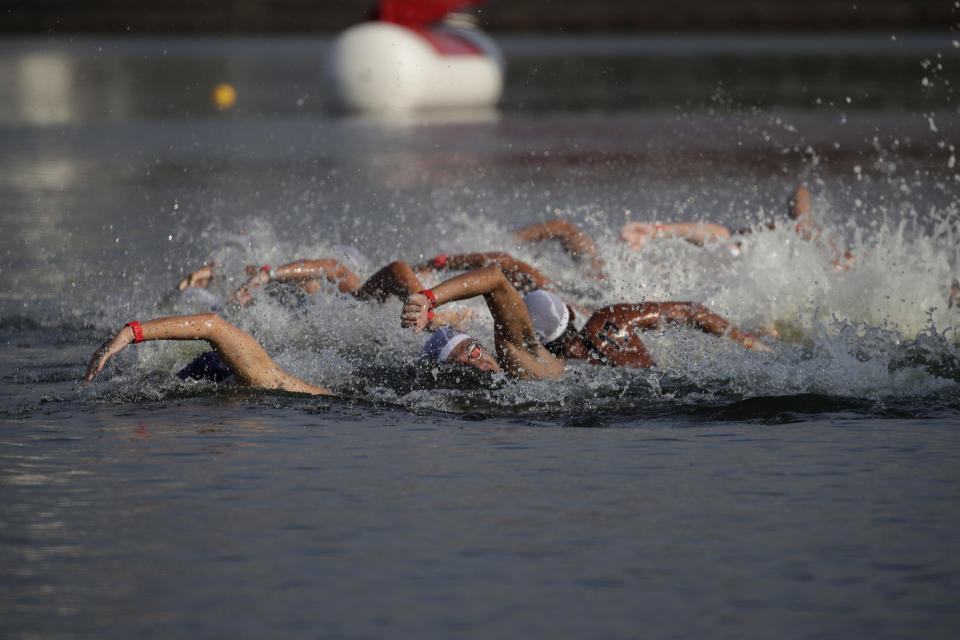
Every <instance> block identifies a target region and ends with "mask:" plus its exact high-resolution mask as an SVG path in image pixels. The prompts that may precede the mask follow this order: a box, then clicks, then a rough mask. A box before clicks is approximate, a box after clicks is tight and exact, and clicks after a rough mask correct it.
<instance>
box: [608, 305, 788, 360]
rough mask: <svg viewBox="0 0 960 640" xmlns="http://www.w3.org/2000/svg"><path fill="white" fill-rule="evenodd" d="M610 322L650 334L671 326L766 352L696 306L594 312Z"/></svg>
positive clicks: (747, 335) (749, 336)
mask: <svg viewBox="0 0 960 640" xmlns="http://www.w3.org/2000/svg"><path fill="white" fill-rule="evenodd" d="M601 316H602V317H603V318H607V317H609V318H610V319H612V320H614V322H616V323H617V324H619V325H620V326H622V327H631V328H637V329H640V330H641V331H654V330H657V329H660V328H662V327H663V326H664V325H668V324H673V325H680V326H687V327H692V328H694V329H699V330H701V331H703V332H704V333H709V334H712V335H715V336H718V337H721V338H727V339H729V340H733V341H734V342H737V343H739V344H742V345H743V346H744V347H746V348H748V349H753V350H754V351H769V350H770V348H769V347H767V345H765V344H764V343H763V342H761V341H760V340H758V339H757V338H756V337H755V336H753V335H752V334H750V333H747V332H746V331H743V330H742V329H740V328H739V327H737V326H736V325H734V324H732V323H731V322H730V321H729V320H727V319H726V318H724V317H722V316H721V315H719V314H717V313H714V312H712V311H710V309H708V308H707V307H705V306H703V305H702V304H699V303H697V302H644V303H641V304H629V303H625V304H615V305H611V306H609V307H607V308H606V309H602V310H600V311H598V312H597V313H596V314H595V315H594V317H595V318H600V317H601ZM594 321H595V320H594V318H591V322H594Z"/></svg>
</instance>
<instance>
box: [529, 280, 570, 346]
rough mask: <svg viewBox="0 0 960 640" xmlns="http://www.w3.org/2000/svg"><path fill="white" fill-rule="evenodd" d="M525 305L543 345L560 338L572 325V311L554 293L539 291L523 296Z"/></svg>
mask: <svg viewBox="0 0 960 640" xmlns="http://www.w3.org/2000/svg"><path fill="white" fill-rule="evenodd" d="M523 304H525V305H527V311H529V312H530V319H531V320H533V328H534V329H535V330H536V332H537V337H538V338H539V339H540V342H541V344H547V343H548V342H553V341H554V340H556V339H557V338H559V337H560V336H561V335H563V332H564V331H565V330H566V328H567V325H568V324H569V323H570V310H569V309H567V305H566V304H564V302H563V300H561V299H560V296H558V295H557V294H555V293H553V292H552V291H544V290H543V289H537V290H536V291H533V292H531V293H528V294H527V295H525V296H523Z"/></svg>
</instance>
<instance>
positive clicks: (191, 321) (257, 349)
mask: <svg viewBox="0 0 960 640" xmlns="http://www.w3.org/2000/svg"><path fill="white" fill-rule="evenodd" d="M140 327H141V330H142V332H143V340H144V342H146V341H148V340H204V341H206V342H207V343H209V344H210V346H211V347H213V350H214V351H216V352H217V355H218V356H219V357H220V359H221V360H222V361H223V363H224V364H226V365H227V366H228V367H229V368H230V370H231V371H232V372H233V374H234V376H235V377H236V378H237V381H238V382H239V383H240V384H242V385H246V386H251V387H261V388H263V389H282V390H284V391H294V392H297V393H312V394H319V395H329V394H331V393H332V392H331V391H330V390H329V389H326V388H324V387H320V386H317V385H314V384H310V383H309V382H305V381H303V380H301V379H299V378H296V377H294V376H292V375H290V374H289V373H287V372H285V371H284V370H283V369H281V368H280V366H279V365H277V363H276V362H274V361H273V359H272V358H270V356H269V355H267V352H266V351H265V350H264V349H263V347H261V346H260V344H259V343H258V342H257V341H256V340H255V339H254V338H253V336H251V335H250V334H248V333H247V332H245V331H243V330H241V329H239V328H237V327H235V326H233V325H232V324H230V323H229V322H227V321H225V320H223V319H222V318H221V317H220V316H218V315H217V314H215V313H204V314H199V315H192V316H175V317H170V318H158V319H156V320H150V321H147V322H144V323H142V324H141V325H140ZM134 340H135V335H134V332H133V328H132V327H124V328H123V329H121V330H120V331H118V332H117V334H116V335H115V336H114V337H113V338H112V339H110V340H108V341H107V342H105V343H104V344H103V345H101V347H100V348H99V349H97V351H96V353H94V354H93V358H92V359H91V360H90V365H89V367H87V374H86V376H84V379H83V385H86V384H88V383H89V382H90V381H91V380H93V378H94V376H95V375H96V374H97V373H99V372H100V371H101V370H103V367H104V365H105V364H106V363H107V361H108V360H109V359H110V358H112V357H113V356H114V355H116V354H118V353H120V352H121V351H123V350H124V349H125V348H126V347H127V345H129V344H130V343H132V342H134Z"/></svg>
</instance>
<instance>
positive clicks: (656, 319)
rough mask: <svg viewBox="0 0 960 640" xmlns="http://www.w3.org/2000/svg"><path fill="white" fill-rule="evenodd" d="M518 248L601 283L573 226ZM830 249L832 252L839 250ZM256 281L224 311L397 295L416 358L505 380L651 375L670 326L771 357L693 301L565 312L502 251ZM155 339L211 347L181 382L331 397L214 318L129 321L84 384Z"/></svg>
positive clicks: (635, 238)
mask: <svg viewBox="0 0 960 640" xmlns="http://www.w3.org/2000/svg"><path fill="white" fill-rule="evenodd" d="M790 213H791V217H792V218H794V219H795V220H796V221H797V222H796V232H797V233H798V234H800V235H801V236H802V237H804V238H806V239H808V240H813V241H822V238H823V230H822V228H821V227H820V226H819V225H818V224H817V223H816V221H815V220H814V219H813V216H812V214H811V208H810V196H809V193H808V192H807V190H806V189H804V188H802V187H801V188H799V189H797V190H796V191H795V192H794V195H793V198H792V200H791V206H790ZM621 235H622V237H623V239H624V240H625V241H626V242H627V243H629V244H630V245H631V246H634V247H636V248H639V247H640V246H643V244H644V243H645V242H646V241H648V240H651V239H654V238H657V237H675V238H684V239H686V240H688V241H690V242H694V243H697V244H703V243H705V242H711V241H729V242H731V245H733V240H732V239H731V238H732V236H733V235H734V234H733V233H732V232H731V231H730V230H729V229H727V228H726V227H723V226H721V225H715V224H710V223H675V224H646V223H628V224H627V225H626V226H625V227H624V229H623V230H622V233H621ZM514 238H515V239H516V240H517V241H519V242H537V241H542V240H558V241H559V242H560V243H561V245H562V246H563V248H564V249H565V250H566V251H567V252H568V253H569V254H570V255H571V256H573V257H574V258H575V259H576V260H577V261H578V262H580V264H581V265H582V267H583V269H584V271H585V273H586V274H587V275H589V276H590V277H593V278H604V277H605V275H604V272H603V268H604V263H603V260H602V258H601V257H600V255H599V253H598V252H597V249H596V246H595V245H594V243H593V242H592V241H591V240H590V238H589V237H588V236H586V235H585V234H584V233H583V232H581V231H580V230H579V229H577V228H576V227H574V226H573V225H571V224H569V223H567V222H564V221H562V220H552V221H549V222H545V223H541V224H537V225H533V226H531V227H527V228H525V229H522V230H520V231H517V232H515V233H514ZM830 246H831V247H833V248H834V249H835V245H834V244H832V242H831V244H830ZM850 259H851V258H850V256H849V254H847V255H846V256H844V255H840V254H839V252H838V251H837V260H836V262H835V267H836V268H846V267H847V265H846V264H845V263H844V260H850ZM444 270H450V271H462V272H463V273H461V274H460V275H456V276H454V277H452V278H450V279H447V280H445V281H443V282H441V283H440V284H438V285H436V286H434V287H432V288H426V287H424V286H423V284H422V283H421V281H420V276H421V275H423V274H425V273H427V272H430V271H444ZM213 276H214V270H213V266H212V265H211V266H208V267H203V268H201V269H199V270H197V271H195V272H193V273H191V274H189V275H188V276H187V277H186V278H184V280H183V281H182V282H181V283H180V285H179V288H180V289H181V290H185V289H191V288H199V289H204V288H205V287H206V286H207V285H208V284H209V283H210V281H211V280H212V278H213ZM249 276H250V277H249V280H248V281H247V282H246V283H245V284H244V285H243V286H241V287H240V288H239V289H238V290H237V291H236V292H234V294H233V295H232V296H230V298H229V300H228V302H231V303H234V304H237V305H240V306H243V305H245V304H248V303H249V302H250V301H251V300H252V299H253V294H252V292H253V290H254V289H256V288H259V287H263V286H265V285H267V284H269V283H271V282H281V283H293V284H295V285H297V287H298V289H297V290H298V293H299V295H311V294H314V293H316V292H318V291H320V290H322V289H324V283H328V284H332V285H335V286H336V288H337V289H338V290H339V291H340V292H341V293H343V294H348V295H352V296H355V297H357V298H359V299H365V300H376V301H379V302H384V301H385V300H386V299H388V298H389V297H391V296H395V297H398V298H400V299H401V300H403V309H402V312H401V318H400V324H401V326H402V327H405V328H409V329H412V330H413V331H414V332H415V333H420V332H421V331H424V330H427V331H431V332H432V335H431V337H430V338H429V339H428V340H427V341H426V344H425V345H424V347H423V349H422V350H421V358H422V359H425V360H430V361H436V362H448V363H455V364H460V365H463V366H469V367H474V368H477V369H481V370H488V371H493V372H503V373H504V374H505V375H506V376H508V377H510V378H514V379H528V380H529V379H545V378H557V377H560V376H562V375H564V373H565V372H566V371H567V368H566V366H565V364H564V362H566V361H569V360H584V361H586V362H588V363H590V364H592V365H608V366H618V367H649V366H652V365H653V359H652V357H651V355H650V353H649V351H648V350H647V349H646V347H645V346H644V343H643V341H642V340H641V338H640V334H641V333H642V332H645V331H650V330H656V329H660V328H662V327H664V326H665V325H683V326H689V327H692V328H696V329H699V330H701V331H703V332H706V333H710V334H713V335H716V336H718V337H723V338H726V339H730V340H733V341H735V342H738V343H739V344H741V345H743V346H744V347H745V348H747V349H751V350H758V351H766V350H769V349H768V347H767V346H766V345H765V344H764V343H763V342H762V341H760V340H759V339H757V338H756V337H755V336H753V335H752V334H750V333H747V332H745V331H743V330H741V329H740V328H739V327H737V326H735V325H733V324H731V323H730V322H729V321H727V320H726V319H724V318H722V317H721V316H719V315H717V314H716V313H713V312H712V311H710V310H709V309H707V308H706V307H705V306H703V305H701V304H699V303H695V302H640V303H619V304H613V305H610V306H607V307H604V308H602V309H598V310H595V311H592V312H591V311H590V310H588V309H584V308H582V307H578V306H576V305H573V304H569V303H567V302H566V301H564V300H563V299H562V298H561V296H560V294H559V292H558V291H557V288H556V287H555V286H554V285H553V284H552V283H551V282H550V280H549V279H547V278H546V276H544V275H543V274H542V273H541V272H540V271H539V270H538V269H536V268H535V267H533V266H531V265H529V264H527V263H525V262H523V261H521V260H518V259H516V258H514V257H512V256H510V255H509V254H508V253H504V252H487V253H469V254H460V255H452V256H447V255H444V254H441V255H438V256H437V257H436V258H434V259H433V260H430V261H427V262H425V263H423V264H419V265H415V266H410V265H409V264H407V263H405V262H392V263H390V264H389V265H387V266H385V267H383V268H382V269H380V270H379V271H377V272H376V273H375V274H374V275H373V276H372V277H370V278H369V279H368V280H367V281H366V282H361V281H360V279H359V278H358V277H357V276H356V275H355V274H354V273H353V272H351V271H350V270H349V269H348V268H347V267H346V266H344V265H343V264H341V263H340V262H338V261H336V260H333V259H330V258H325V259H319V260H296V261H294V262H290V263H288V264H285V265H282V266H280V267H277V268H276V269H271V268H269V267H267V266H264V267H260V268H259V269H257V268H252V269H249ZM478 296H482V297H483V299H484V301H485V302H486V304H487V307H488V309H489V311H490V314H491V316H492V318H493V326H494V331H493V334H494V335H493V339H494V351H493V352H491V351H490V350H489V349H487V348H486V347H485V346H484V345H483V344H482V343H481V341H479V340H477V339H475V338H474V337H472V336H471V335H469V334H468V333H466V332H464V331H462V330H461V328H462V327H463V324H464V322H465V321H466V320H467V319H468V316H467V315H465V314H464V313H463V312H444V311H440V308H441V307H443V306H444V305H446V304H448V303H451V302H454V301H458V300H466V299H470V298H474V297H478ZM578 313H580V314H583V315H584V317H586V318H587V320H586V322H585V323H584V324H583V325H582V327H581V328H579V329H578V328H577V326H576V324H575V319H576V318H577V317H578V316H577V314H578ZM456 327H460V328H456ZM149 340H204V341H206V342H207V343H208V344H209V345H210V346H211V347H212V349H213V351H212V352H210V353H207V354H204V355H203V356H200V358H198V359H197V360H195V361H194V362H193V363H191V364H190V365H188V366H187V367H185V368H184V370H183V371H181V373H180V377H181V378H188V377H189V378H206V379H217V380H219V379H223V378H225V377H227V376H229V375H232V376H233V378H234V379H235V381H236V383H237V384H239V385H243V386H251V387H259V388H264V389H280V390H284V391H289V392H298V393H308V394H322V395H327V394H331V393H332V392H331V391H330V390H329V389H327V388H325V387H322V386H319V385H315V384H312V383H310V382H307V381H305V380H301V379H299V378H297V377H295V376H293V375H291V374H289V373H287V372H286V371H284V370H283V369H282V368H281V367H280V366H279V365H277V363H276V362H274V361H273V359H272V358H271V357H270V356H269V355H268V354H267V352H266V351H265V350H264V348H263V347H262V346H261V345H260V344H259V343H258V342H257V341H256V339H254V338H253V337H252V336H251V335H250V334H248V333H246V332H245V331H243V330H241V329H239V328H238V327H236V326H234V325H232V324H230V323H229V322H227V321H225V320H224V319H223V318H221V317H220V316H219V315H217V314H216V313H204V314H196V315H188V316H177V317H167V318H159V319H156V320H150V321H146V322H143V323H140V322H136V321H134V322H130V323H127V324H126V325H125V326H124V327H123V328H122V329H121V330H120V331H118V332H117V334H116V335H115V336H114V337H113V338H112V339H110V340H108V341H107V342H105V343H104V344H103V345H102V346H101V347H100V348H99V349H98V350H97V351H96V352H95V353H94V355H93V358H92V360H91V362H90V365H89V367H88V369H87V373H86V376H85V377H84V380H83V384H87V383H89V382H90V381H91V380H93V378H94V376H95V375H96V374H97V373H99V372H100V371H101V370H102V369H103V367H104V365H105V364H106V363H107V361H108V360H109V359H110V358H111V357H113V356H114V355H116V354H117V353H119V352H120V351H122V350H123V349H125V348H126V347H127V346H128V345H129V344H131V343H139V342H144V341H149Z"/></svg>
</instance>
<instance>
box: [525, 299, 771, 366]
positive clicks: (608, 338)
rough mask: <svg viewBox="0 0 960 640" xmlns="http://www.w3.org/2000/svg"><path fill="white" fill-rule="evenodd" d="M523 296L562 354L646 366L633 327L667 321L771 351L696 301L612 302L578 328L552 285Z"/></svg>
mask: <svg viewBox="0 0 960 640" xmlns="http://www.w3.org/2000/svg"><path fill="white" fill-rule="evenodd" d="M523 302H524V304H525V305H526V307H527V309H528V310H529V313H530V316H531V318H532V321H533V325H534V328H535V329H536V332H537V337H538V338H539V340H540V342H541V343H542V344H543V346H544V347H545V348H546V349H547V351H549V352H550V353H552V354H554V355H555V356H557V357H558V358H560V359H561V360H570V359H576V360H587V361H588V362H590V364H595V365H596V364H606V365H612V366H617V367H650V366H653V364H654V362H653V358H652V357H651V356H650V353H649V352H648V351H647V348H646V347H645V346H644V344H643V341H642V340H641V339H640V336H639V335H638V332H645V331H655V330H661V329H663V328H664V327H665V326H667V325H676V326H687V327H691V328H694V329H699V330H701V331H703V332H704V333H709V334H712V335H715V336H718V337H721V338H727V339H729V340H733V341H734V342H737V343H739V344H741V345H743V346H744V347H746V348H747V349H751V350H754V351H770V348H769V347H767V345H765V344H764V343H763V342H761V341H759V340H758V339H757V338H756V337H754V336H753V335H752V334H750V333H747V332H746V331H743V330H741V329H740V328H739V327H737V326H736V325H734V324H732V323H730V322H729V321H728V320H726V319H725V318H723V317H721V316H720V315H718V314H716V313H713V312H712V311H710V310H709V309H707V308H706V307H705V306H703V305H702V304H699V303H696V302H640V303H620V304H613V305H610V306H608V307H604V308H602V309H598V310H597V311H595V312H594V313H593V315H591V316H590V318H588V319H587V322H586V324H585V325H584V326H583V329H580V330H577V328H576V326H575V325H574V318H575V314H574V311H573V309H571V308H570V306H569V305H567V304H566V303H564V301H563V300H561V299H560V297H559V296H558V295H557V294H555V293H553V292H551V291H546V290H539V291H533V292H531V293H528V294H527V295H526V296H524V298H523Z"/></svg>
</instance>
